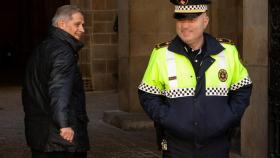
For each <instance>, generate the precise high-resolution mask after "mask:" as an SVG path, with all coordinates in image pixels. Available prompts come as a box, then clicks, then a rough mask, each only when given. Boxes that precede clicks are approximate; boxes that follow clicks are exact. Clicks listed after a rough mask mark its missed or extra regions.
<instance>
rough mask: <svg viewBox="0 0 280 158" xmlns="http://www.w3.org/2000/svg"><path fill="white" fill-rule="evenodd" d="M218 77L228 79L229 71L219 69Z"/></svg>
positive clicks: (224, 80)
mask: <svg viewBox="0 0 280 158" xmlns="http://www.w3.org/2000/svg"><path fill="white" fill-rule="evenodd" d="M218 77H219V79H220V81H221V82H226V80H227V78H228V74H227V71H226V70H225V69H221V70H219V72H218Z"/></svg>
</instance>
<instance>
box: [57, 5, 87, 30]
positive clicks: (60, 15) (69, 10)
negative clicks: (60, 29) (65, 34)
mask: <svg viewBox="0 0 280 158" xmlns="http://www.w3.org/2000/svg"><path fill="white" fill-rule="evenodd" d="M77 12H80V13H82V11H81V9H80V8H78V7H77V6H75V5H63V6H61V7H59V8H57V10H56V13H55V15H54V17H53V18H52V25H53V26H55V27H57V22H58V21H59V20H61V19H64V20H71V19H72V15H73V14H75V13H77Z"/></svg>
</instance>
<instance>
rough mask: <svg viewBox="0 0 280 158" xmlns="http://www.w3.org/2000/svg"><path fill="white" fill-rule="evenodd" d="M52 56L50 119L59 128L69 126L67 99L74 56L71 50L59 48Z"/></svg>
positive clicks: (71, 84)
mask: <svg viewBox="0 0 280 158" xmlns="http://www.w3.org/2000/svg"><path fill="white" fill-rule="evenodd" d="M54 54H55V56H53V57H52V59H53V62H52V64H51V72H50V79H49V82H48V87H49V96H50V107H51V114H52V119H53V121H54V122H55V124H56V125H57V126H58V127H59V128H63V127H69V122H68V121H69V118H68V117H69V116H68V113H69V107H68V106H69V101H70V97H71V94H72V87H73V82H74V75H75V64H76V62H75V57H74V54H73V53H72V52H69V51H67V50H65V49H64V50H63V49H60V50H59V52H57V53H54Z"/></svg>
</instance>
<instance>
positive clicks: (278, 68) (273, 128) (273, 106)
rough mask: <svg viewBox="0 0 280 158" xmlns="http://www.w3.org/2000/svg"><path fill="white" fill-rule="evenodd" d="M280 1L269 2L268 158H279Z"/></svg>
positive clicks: (272, 0)
mask: <svg viewBox="0 0 280 158" xmlns="http://www.w3.org/2000/svg"><path fill="white" fill-rule="evenodd" d="M279 15H280V1H279V0H269V158H280V16H279Z"/></svg>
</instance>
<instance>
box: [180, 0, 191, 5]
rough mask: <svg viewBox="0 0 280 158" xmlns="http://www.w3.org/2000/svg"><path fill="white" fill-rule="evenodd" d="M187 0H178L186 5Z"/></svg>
mask: <svg viewBox="0 0 280 158" xmlns="http://www.w3.org/2000/svg"><path fill="white" fill-rule="evenodd" d="M188 1H189V0H179V4H180V5H186V4H187V3H188Z"/></svg>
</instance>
